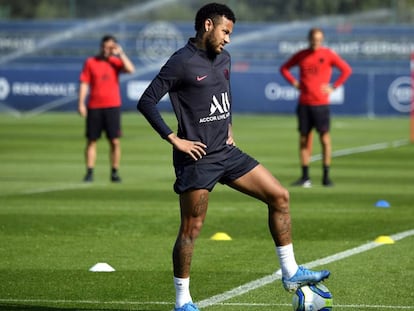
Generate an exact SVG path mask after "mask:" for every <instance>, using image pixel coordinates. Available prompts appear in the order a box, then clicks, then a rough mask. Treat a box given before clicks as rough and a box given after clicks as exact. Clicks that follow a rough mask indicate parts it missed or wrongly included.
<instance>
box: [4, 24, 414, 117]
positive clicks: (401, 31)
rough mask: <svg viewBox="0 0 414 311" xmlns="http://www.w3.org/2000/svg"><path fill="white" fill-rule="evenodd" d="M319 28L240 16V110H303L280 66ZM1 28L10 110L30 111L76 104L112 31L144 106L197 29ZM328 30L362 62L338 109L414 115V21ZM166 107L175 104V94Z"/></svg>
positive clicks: (126, 96) (235, 77)
mask: <svg viewBox="0 0 414 311" xmlns="http://www.w3.org/2000/svg"><path fill="white" fill-rule="evenodd" d="M311 26H314V25H311V24H309V23H296V24H292V25H287V24H243V23H238V24H237V27H236V28H235V32H234V34H233V36H232V42H231V44H230V45H229V46H228V50H229V52H230V53H231V55H232V75H231V83H232V91H233V111H235V112H251V113H286V114H290V113H293V112H294V110H295V107H296V104H297V98H298V93H297V91H296V90H295V89H294V88H293V87H292V86H290V85H289V84H287V82H286V81H285V80H284V79H283V78H282V77H281V75H280V74H279V66H280V64H281V63H282V62H283V61H285V60H286V59H287V58H288V57H290V55H291V54H292V53H294V52H296V51H297V50H298V49H301V48H304V47H306V46H307V42H306V34H307V31H308V29H309V28H310V27H311ZM0 27H1V29H2V32H0V108H1V107H7V109H9V110H15V111H18V112H23V113H26V112H32V113H33V112H39V113H40V112H43V111H48V110H65V111H74V110H76V108H77V93H78V78H79V73H80V70H81V68H82V65H83V62H84V60H85V59H86V58H87V57H88V56H91V55H94V54H96V53H97V51H98V49H99V41H100V38H101V36H102V35H103V34H106V33H113V34H115V35H116V36H117V37H118V39H119V41H120V43H121V44H122V46H123V48H124V50H125V51H126V52H127V53H128V55H129V56H130V58H131V60H132V61H133V62H134V64H135V65H136V69H137V70H136V73H135V74H133V75H123V76H122V77H121V92H122V94H121V95H122V99H123V109H124V110H135V106H136V103H137V100H138V99H139V97H140V94H142V92H143V91H144V89H145V88H146V86H147V85H148V84H149V82H150V81H151V79H152V78H153V77H154V75H155V74H156V73H157V72H158V70H159V69H160V67H161V66H162V64H163V63H164V62H165V60H166V59H167V58H168V57H169V56H170V55H171V54H172V53H173V52H174V51H175V50H177V49H178V48H180V47H181V46H183V45H184V44H185V43H186V41H187V38H189V37H191V36H193V35H194V30H193V25H192V23H167V22H153V23H116V24H115V23H113V24H105V25H101V26H99V27H98V26H96V27H95V26H94V24H93V23H88V22H86V21H64V22H0ZM94 27H95V28H94ZM97 27H98V28H97ZM324 30H325V33H326V38H327V40H326V44H327V45H328V46H329V47H331V48H332V49H334V50H335V51H336V52H337V53H339V54H340V55H341V56H342V57H344V58H345V59H346V60H347V61H348V62H349V63H350V64H351V66H352V68H353V74H352V75H351V77H350V78H349V80H348V81H347V82H346V84H345V85H344V86H342V87H340V88H338V89H337V90H336V91H335V93H334V94H332V97H331V104H332V112H333V113H334V114H342V115H346V114H349V115H351V114H352V115H365V116H388V115H406V114H409V112H410V98H411V96H412V89H411V82H410V81H411V80H410V67H409V64H410V62H409V57H410V53H411V52H412V51H414V33H413V32H412V27H409V26H377V25H376V26H359V27H352V26H349V25H348V26H347V27H338V26H329V25H327V26H326V27H324ZM293 72H294V71H293ZM294 73H295V72H294ZM160 108H161V109H162V110H166V111H171V107H170V105H169V100H168V96H166V97H165V98H163V100H162V101H161V103H160ZM0 111H1V109H0Z"/></svg>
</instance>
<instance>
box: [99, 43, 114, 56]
mask: <svg viewBox="0 0 414 311" xmlns="http://www.w3.org/2000/svg"><path fill="white" fill-rule="evenodd" d="M115 46H116V43H115V41H114V40H108V41H105V42H103V43H102V45H101V56H102V57H103V58H108V57H109V56H111V55H112V54H113V53H112V51H113V49H114V48H115Z"/></svg>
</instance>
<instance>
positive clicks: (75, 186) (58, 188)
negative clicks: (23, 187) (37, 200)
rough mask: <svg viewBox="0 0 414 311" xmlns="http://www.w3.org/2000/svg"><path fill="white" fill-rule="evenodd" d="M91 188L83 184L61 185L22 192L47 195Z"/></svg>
mask: <svg viewBox="0 0 414 311" xmlns="http://www.w3.org/2000/svg"><path fill="white" fill-rule="evenodd" d="M89 186H91V185H90V184H87V183H83V184H66V185H60V186H55V187H48V188H38V189H32V190H27V191H23V192H21V194H38V193H46V192H54V191H65V190H73V189H80V188H86V187H89Z"/></svg>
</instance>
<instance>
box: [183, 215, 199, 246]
mask: <svg viewBox="0 0 414 311" xmlns="http://www.w3.org/2000/svg"><path fill="white" fill-rule="evenodd" d="M181 228H182V235H183V236H184V237H185V238H186V239H189V240H191V241H193V240H195V239H196V238H197V237H198V236H199V235H200V232H201V229H202V228H203V221H202V219H200V218H199V217H197V218H192V219H191V220H190V221H189V222H188V223H186V224H182V225H181Z"/></svg>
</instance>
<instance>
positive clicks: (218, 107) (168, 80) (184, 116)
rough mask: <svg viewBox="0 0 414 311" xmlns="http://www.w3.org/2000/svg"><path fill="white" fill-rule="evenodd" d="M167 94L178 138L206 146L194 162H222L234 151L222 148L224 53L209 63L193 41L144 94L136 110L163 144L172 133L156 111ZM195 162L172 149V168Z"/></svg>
mask: <svg viewBox="0 0 414 311" xmlns="http://www.w3.org/2000/svg"><path fill="white" fill-rule="evenodd" d="M167 92H168V93H169V96H170V100H171V103H172V106H173V109H174V112H175V115H176V118H177V122H178V130H177V136H178V137H180V138H183V139H188V140H191V141H200V142H202V143H204V144H205V145H207V149H206V152H207V155H205V156H203V158H202V159H200V160H198V162H202V163H212V162H216V161H220V160H223V159H225V158H226V155H227V153H228V152H229V151H230V150H231V149H232V148H234V147H233V146H229V145H227V144H226V140H227V138H228V129H229V125H230V124H231V94H230V54H229V53H228V52H227V51H226V50H223V52H222V53H221V54H218V55H216V56H215V58H213V59H211V58H209V57H208V55H207V52H206V51H204V50H200V49H198V48H197V47H196V45H195V43H194V39H193V38H192V39H190V40H189V41H188V43H187V44H186V45H185V46H184V47H183V48H181V49H179V50H178V51H177V52H175V53H174V54H173V55H172V56H171V57H170V59H169V60H168V61H167V62H166V64H165V65H164V66H163V67H162V68H161V70H160V72H159V73H158V75H157V76H156V77H155V78H154V80H152V82H151V84H150V85H149V86H148V88H147V89H146V90H145V92H144V93H143V95H142V97H141V98H140V99H139V101H138V105H137V108H138V110H139V111H140V112H141V113H142V114H143V115H144V116H145V118H146V119H147V120H148V121H149V123H150V124H151V125H152V127H153V128H154V129H155V130H156V131H157V132H158V133H159V134H160V136H161V137H162V138H164V139H166V138H167V136H168V135H169V134H171V133H172V132H173V131H172V130H171V129H170V128H169V127H168V125H167V124H166V123H165V121H164V120H163V119H162V117H161V114H160V113H159V111H158V109H157V108H156V104H157V103H158V102H159V101H160V100H161V98H162V97H163V96H164V95H165V94H166V93H167ZM191 161H194V160H193V159H192V158H191V157H190V156H189V155H187V154H185V153H183V152H180V151H178V150H175V149H174V164H175V165H177V164H185V163H187V162H191Z"/></svg>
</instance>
